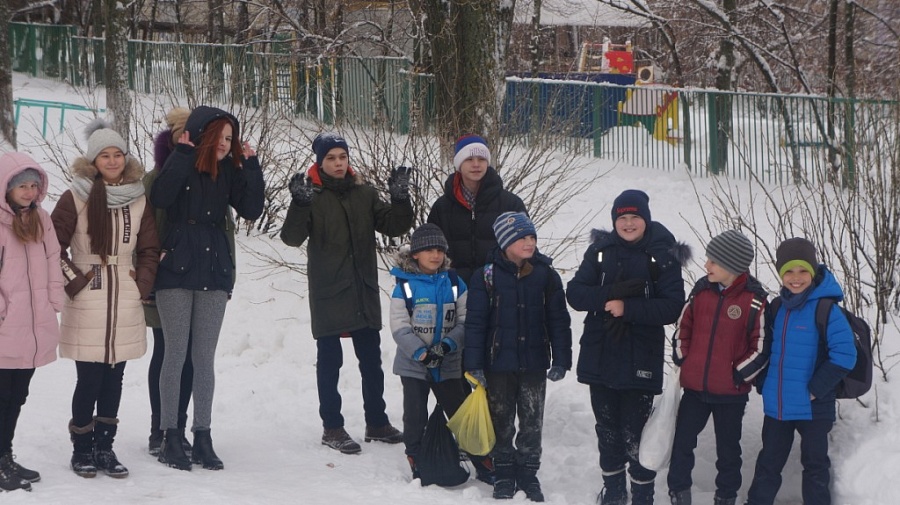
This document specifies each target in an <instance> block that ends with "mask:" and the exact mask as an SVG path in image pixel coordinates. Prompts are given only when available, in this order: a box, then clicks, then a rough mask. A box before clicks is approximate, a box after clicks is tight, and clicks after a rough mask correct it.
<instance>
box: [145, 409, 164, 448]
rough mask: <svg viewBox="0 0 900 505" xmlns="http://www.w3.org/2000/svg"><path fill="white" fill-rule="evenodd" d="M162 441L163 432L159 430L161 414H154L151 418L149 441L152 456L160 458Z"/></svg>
mask: <svg viewBox="0 0 900 505" xmlns="http://www.w3.org/2000/svg"><path fill="white" fill-rule="evenodd" d="M162 441H163V430H161V429H159V414H152V415H151V416H150V437H149V438H148V439H147V442H148V449H149V450H150V455H151V456H159V448H160V447H161V446H162Z"/></svg>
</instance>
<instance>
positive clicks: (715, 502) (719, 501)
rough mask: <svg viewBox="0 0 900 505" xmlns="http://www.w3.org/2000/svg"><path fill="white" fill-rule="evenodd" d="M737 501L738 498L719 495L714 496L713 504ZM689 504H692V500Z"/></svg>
mask: <svg viewBox="0 0 900 505" xmlns="http://www.w3.org/2000/svg"><path fill="white" fill-rule="evenodd" d="M736 501H737V498H722V497H721V496H719V495H715V496H713V505H734V503H735V502H736ZM688 505H691V502H688Z"/></svg>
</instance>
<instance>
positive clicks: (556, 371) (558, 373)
mask: <svg viewBox="0 0 900 505" xmlns="http://www.w3.org/2000/svg"><path fill="white" fill-rule="evenodd" d="M565 376H566V369H565V368H563V367H561V366H559V365H553V366H551V367H550V370H548V371H547V378H548V379H550V380H551V381H553V382H556V381H559V380H562V378H563V377H565Z"/></svg>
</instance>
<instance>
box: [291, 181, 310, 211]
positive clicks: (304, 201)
mask: <svg viewBox="0 0 900 505" xmlns="http://www.w3.org/2000/svg"><path fill="white" fill-rule="evenodd" d="M288 189H289V190H290V191H291V197H293V198H294V203H296V204H297V205H299V206H301V207H308V206H309V205H310V204H312V197H313V185H312V180H311V179H310V178H309V177H307V176H306V174H304V173H303V172H297V173H296V174H294V176H293V177H291V182H290V184H288Z"/></svg>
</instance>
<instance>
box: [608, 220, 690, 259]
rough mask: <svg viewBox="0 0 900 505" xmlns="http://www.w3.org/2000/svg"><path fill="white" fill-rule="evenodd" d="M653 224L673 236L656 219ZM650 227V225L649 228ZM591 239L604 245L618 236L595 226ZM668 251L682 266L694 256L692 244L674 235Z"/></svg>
mask: <svg viewBox="0 0 900 505" xmlns="http://www.w3.org/2000/svg"><path fill="white" fill-rule="evenodd" d="M651 226H652V227H653V229H654V230H657V229H662V230H663V231H665V232H666V234H667V235H669V236H671V233H669V232H668V230H666V229H665V228H663V227H662V225H659V224H657V223H656V222H655V221H654V222H653V223H652V224H651ZM649 228H650V227H648V229H649ZM590 240H591V244H600V245H602V246H606V245H608V244H612V243H614V242H615V241H616V236H615V234H614V233H613V232H611V231H609V230H600V229H596V228H595V229H593V230H591V239H590ZM657 240H658V238H657ZM653 245H654V244H652V243H651V244H649V245H648V249H649V248H653ZM666 252H667V253H668V254H670V255H671V256H672V258H674V259H675V261H676V262H678V264H679V265H680V266H682V267H683V266H685V265H687V264H688V262H690V261H691V257H692V256H693V251H692V250H691V246H690V245H688V244H687V243H686V242H680V241H678V240H675V238H674V237H672V245H671V246H670V247H668V248H667V249H666Z"/></svg>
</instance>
